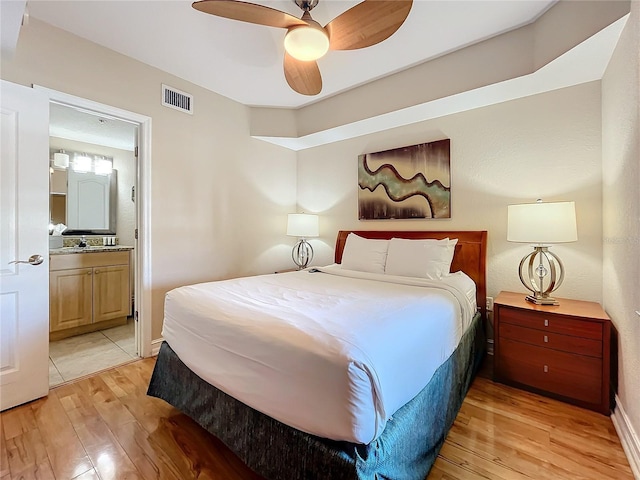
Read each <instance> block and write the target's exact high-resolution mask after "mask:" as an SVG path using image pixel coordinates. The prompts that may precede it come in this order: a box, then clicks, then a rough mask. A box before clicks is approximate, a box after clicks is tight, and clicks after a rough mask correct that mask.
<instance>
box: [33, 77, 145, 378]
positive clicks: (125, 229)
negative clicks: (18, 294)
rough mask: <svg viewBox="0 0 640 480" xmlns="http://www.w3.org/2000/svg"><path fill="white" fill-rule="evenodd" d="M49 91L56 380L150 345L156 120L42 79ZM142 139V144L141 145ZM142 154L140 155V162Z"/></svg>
mask: <svg viewBox="0 0 640 480" xmlns="http://www.w3.org/2000/svg"><path fill="white" fill-rule="evenodd" d="M35 88H36V89H41V90H45V91H46V92H47V93H48V94H49V98H50V102H51V103H50V130H49V135H50V137H49V140H50V144H49V154H50V169H49V171H50V178H51V182H50V197H49V198H50V214H51V216H50V226H49V229H50V236H49V239H50V251H49V253H50V255H49V258H50V273H49V277H50V332H49V338H50V343H49V373H50V375H49V383H50V386H55V385H59V384H61V383H65V382H68V381H72V380H75V379H77V378H80V377H83V376H85V375H89V374H92V373H95V372H97V371H101V370H104V369H107V368H111V367H114V366H117V365H121V364H123V363H127V362H130V361H133V360H135V359H137V358H139V357H141V356H148V355H150V354H151V353H152V352H151V342H150V329H151V327H150V318H149V301H148V298H147V299H145V291H144V290H143V288H141V286H142V285H145V284H147V282H148V280H146V279H148V278H149V271H148V266H147V265H148V257H147V256H146V253H145V252H148V251H149V250H148V248H149V245H148V241H149V235H148V233H147V232H146V230H147V229H146V226H147V225H148V218H149V217H148V211H147V209H148V204H147V199H146V198H144V197H143V196H142V195H139V193H144V192H148V188H145V187H147V186H148V179H145V176H144V173H145V172H146V171H148V170H146V169H145V166H147V165H149V162H150V156H149V151H150V123H151V119H150V118H148V117H144V116H140V115H138V114H135V113H133V112H127V111H124V110H120V109H117V108H115V107H110V106H108V105H103V104H99V103H96V102H92V101H90V100H86V99H82V98H79V97H74V96H71V95H67V94H64V93H62V92H56V91H53V90H49V89H46V88H42V87H37V86H36V87H35ZM139 145H140V147H139ZM141 160H142V161H141Z"/></svg>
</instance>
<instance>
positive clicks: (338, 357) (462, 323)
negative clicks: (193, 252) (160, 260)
mask: <svg viewBox="0 0 640 480" xmlns="http://www.w3.org/2000/svg"><path fill="white" fill-rule="evenodd" d="M475 307H476V306H475V288H474V285H473V282H472V281H471V280H470V279H469V278H468V277H467V276H466V275H464V274H463V273H462V272H458V273H455V274H452V275H449V276H446V277H443V279H441V280H426V279H413V278H408V277H394V276H389V275H381V274H369V273H363V272H353V271H348V270H344V269H342V268H341V267H340V266H339V265H334V266H329V267H323V268H316V269H311V270H306V271H300V272H290V273H284V274H277V275H262V276H257V277H247V278H239V279H233V280H226V281H218V282H210V283H202V284H197V285H190V286H185V287H180V288H177V289H175V290H172V291H170V292H169V293H168V294H167V296H166V299H165V321H164V327H163V337H164V339H165V340H166V341H167V343H169V345H171V348H172V349H173V350H174V351H175V353H176V354H177V355H178V357H179V358H180V359H181V360H182V361H183V362H184V363H185V364H186V365H187V366H188V367H189V368H190V369H191V370H192V371H193V372H194V373H196V374H197V375H198V376H199V377H201V378H202V379H203V380H205V381H207V382H208V383H210V384H211V385H213V386H215V387H216V388H219V389H220V390H222V391H223V392H225V393H227V394H229V395H231V396H233V397H234V398H236V399H238V400H239V401H241V402H243V403H245V404H246V405H248V406H250V407H252V408H254V409H256V410H258V411H260V412H262V413H264V414H266V415H269V416H270V417H272V418H274V419H276V420H278V421H280V422H282V423H284V424H287V425H289V426H291V427H294V428H296V429H298V430H301V431H304V432H307V433H310V434H312V435H317V436H321V437H324V438H329V439H333V440H344V441H348V442H354V443H363V444H367V443H370V442H371V441H373V440H375V439H376V438H377V437H378V436H379V435H380V434H381V433H382V431H383V430H384V428H385V426H386V424H387V422H389V421H391V420H392V416H393V414H394V413H395V412H396V411H397V410H398V409H399V408H400V407H402V406H403V405H404V404H406V403H407V402H408V401H410V400H411V399H412V398H414V397H415V396H416V395H417V394H418V393H419V392H420V391H421V390H422V388H423V387H424V386H425V385H426V384H427V383H428V382H429V380H430V379H431V377H432V375H433V373H434V372H435V371H436V369H437V368H438V366H439V365H440V364H442V363H443V362H444V361H445V360H446V359H447V358H448V357H449V356H450V355H451V353H452V352H453V351H454V350H455V348H456V346H457V345H458V342H459V341H460V338H461V337H462V335H463V334H464V332H465V331H466V329H467V328H468V326H469V325H470V323H471V320H472V316H473V314H474V313H475V310H476V308H475Z"/></svg>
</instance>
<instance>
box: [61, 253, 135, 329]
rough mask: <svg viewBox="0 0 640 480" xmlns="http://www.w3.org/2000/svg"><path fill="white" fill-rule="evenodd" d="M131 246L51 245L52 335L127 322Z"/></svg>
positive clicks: (129, 310)
mask: <svg viewBox="0 0 640 480" xmlns="http://www.w3.org/2000/svg"><path fill="white" fill-rule="evenodd" d="M131 251H132V247H125V246H112V247H95V246H92V247H86V248H78V247H64V248H56V249H51V250H50V251H49V254H50V257H49V258H50V263H49V276H50V279H49V280H50V281H49V285H50V287H49V289H50V291H49V308H50V322H49V339H50V340H59V339H61V338H66V337H71V336H73V335H80V334H83V333H88V332H93V331H96V330H102V329H105V328H110V327H115V326H117V325H124V324H125V323H126V322H127V316H129V315H131V289H130V286H129V278H130V271H129V269H130V265H131V259H130V257H131Z"/></svg>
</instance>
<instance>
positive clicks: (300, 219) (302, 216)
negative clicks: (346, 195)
mask: <svg viewBox="0 0 640 480" xmlns="http://www.w3.org/2000/svg"><path fill="white" fill-rule="evenodd" d="M318 230H319V229H318V215H310V214H308V213H290V214H289V216H288V218H287V235H289V236H290V237H298V238H299V240H298V243H296V244H295V246H294V247H293V251H292V252H291V258H292V259H293V261H294V263H295V264H296V265H297V266H298V270H301V269H303V268H307V266H308V265H309V263H311V260H312V259H313V247H311V245H310V244H309V242H307V240H306V239H307V238H310V237H317V236H318Z"/></svg>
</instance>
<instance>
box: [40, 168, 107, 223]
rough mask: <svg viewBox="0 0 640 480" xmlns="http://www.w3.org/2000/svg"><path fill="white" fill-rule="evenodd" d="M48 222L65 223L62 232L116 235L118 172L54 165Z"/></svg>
mask: <svg viewBox="0 0 640 480" xmlns="http://www.w3.org/2000/svg"><path fill="white" fill-rule="evenodd" d="M50 208H51V223H53V224H58V223H64V224H65V225H66V226H67V230H65V231H64V233H63V235H115V234H116V215H117V211H116V209H117V171H116V170H112V171H111V173H110V174H106V175H105V174H97V173H94V172H78V171H75V170H73V169H71V168H69V169H57V168H54V169H53V172H52V174H51V191H50Z"/></svg>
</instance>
